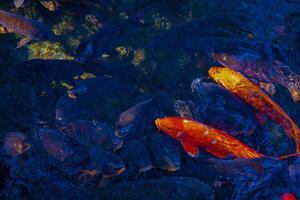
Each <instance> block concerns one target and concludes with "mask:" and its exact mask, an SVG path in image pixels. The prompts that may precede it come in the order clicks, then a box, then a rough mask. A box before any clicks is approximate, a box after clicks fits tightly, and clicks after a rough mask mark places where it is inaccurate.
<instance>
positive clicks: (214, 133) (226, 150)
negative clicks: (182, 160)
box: [155, 117, 264, 158]
mask: <svg viewBox="0 0 300 200" xmlns="http://www.w3.org/2000/svg"><path fill="white" fill-rule="evenodd" d="M155 125H156V127H157V128H158V129H160V130H162V131H163V132H165V133H167V134H168V135H170V136H171V137H172V138H174V139H176V140H179V141H180V142H181V144H182V146H183V148H184V150H185V151H186V152H187V153H188V154H189V155H190V156H193V157H196V156H198V154H199V149H198V147H200V148H203V149H205V150H206V151H208V152H209V153H211V154H213V155H214V156H216V157H218V158H225V157H230V156H234V157H237V158H260V157H263V156H264V155H263V154H261V153H259V152H257V151H255V150H254V149H252V148H251V147H249V146H247V145H246V144H244V143H242V142H240V141H239V140H238V139H236V138H234V137H232V136H231V135H229V134H227V133H225V132H223V131H221V130H218V129H215V128H212V127H209V126H206V125H205V124H202V123H200V122H197V121H194V120H190V119H186V118H181V117H166V118H162V119H156V120H155Z"/></svg>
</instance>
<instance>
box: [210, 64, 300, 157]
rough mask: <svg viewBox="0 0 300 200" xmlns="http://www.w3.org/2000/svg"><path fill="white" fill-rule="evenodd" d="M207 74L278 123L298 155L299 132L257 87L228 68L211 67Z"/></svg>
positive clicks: (291, 121) (287, 117)
mask: <svg viewBox="0 0 300 200" xmlns="http://www.w3.org/2000/svg"><path fill="white" fill-rule="evenodd" d="M208 74H209V76H210V77H212V78H213V79H214V80H215V81H216V82H217V83H218V84H220V85H222V86H223V87H225V88H226V89H228V90H230V91H231V92H232V93H234V94H235V95H237V96H239V97H240V98H241V99H243V100H244V101H245V102H247V103H248V104H250V105H252V106H253V107H254V108H255V109H257V110H258V111H260V112H262V113H265V114H266V115H267V116H268V117H269V118H270V119H272V120H274V121H275V122H277V123H279V124H280V125H281V126H283V128H284V129H285V131H286V133H287V134H288V135H289V136H290V137H291V138H293V139H294V140H295V142H296V146H297V148H296V150H297V153H300V130H299V128H298V127H297V125H296V124H295V123H294V122H293V120H292V119H291V118H290V117H289V116H288V114H287V113H286V112H285V111H284V110H283V109H282V108H281V107H280V106H279V105H278V104H277V103H275V102H274V101H273V100H272V99H271V98H270V97H269V96H268V95H267V94H266V93H264V92H263V91H262V90H261V89H260V88H259V86H257V85H255V84H254V83H252V82H251V81H250V80H248V79H247V78H246V77H244V76H243V75H242V74H241V73H239V72H236V71H234V70H232V69H229V68H223V67H212V68H210V69H209V71H208Z"/></svg>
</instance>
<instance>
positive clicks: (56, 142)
mask: <svg viewBox="0 0 300 200" xmlns="http://www.w3.org/2000/svg"><path fill="white" fill-rule="evenodd" d="M37 134H38V135H37V136H38V138H39V139H40V141H41V143H42V146H43V147H44V149H45V151H46V152H47V153H48V154H49V155H51V156H53V157H54V158H56V159H58V160H60V161H61V162H63V161H64V160H65V159H66V158H67V157H69V156H70V155H72V154H73V153H74V152H73V150H72V148H71V145H70V143H69V142H68V140H67V138H66V137H65V136H64V135H63V134H61V133H59V132H57V131H55V130H51V129H40V130H38V132H37Z"/></svg>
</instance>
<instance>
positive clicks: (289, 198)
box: [281, 193, 297, 200]
mask: <svg viewBox="0 0 300 200" xmlns="http://www.w3.org/2000/svg"><path fill="white" fill-rule="evenodd" d="M281 199H282V200H297V199H296V197H295V196H294V195H293V194H292V193H285V194H283V195H282V197H281Z"/></svg>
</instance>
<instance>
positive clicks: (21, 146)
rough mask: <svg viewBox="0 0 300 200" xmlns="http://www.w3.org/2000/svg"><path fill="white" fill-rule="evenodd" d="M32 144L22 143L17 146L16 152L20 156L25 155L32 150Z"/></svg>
mask: <svg viewBox="0 0 300 200" xmlns="http://www.w3.org/2000/svg"><path fill="white" fill-rule="evenodd" d="M31 146H32V145H31V144H28V143H25V142H20V143H17V144H16V145H15V149H16V152H17V153H18V154H23V153H25V152H26V151H28V150H29V149H30V148H31Z"/></svg>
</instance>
